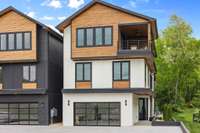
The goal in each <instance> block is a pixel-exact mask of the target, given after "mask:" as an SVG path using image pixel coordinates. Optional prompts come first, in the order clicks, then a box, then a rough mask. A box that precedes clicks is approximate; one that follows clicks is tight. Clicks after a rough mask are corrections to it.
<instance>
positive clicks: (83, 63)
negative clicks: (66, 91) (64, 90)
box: [75, 62, 92, 82]
mask: <svg viewBox="0 0 200 133" xmlns="http://www.w3.org/2000/svg"><path fill="white" fill-rule="evenodd" d="M78 64H82V65H83V80H78V79H77V65H78ZM85 64H90V80H84V77H85V67H84V66H85ZM75 81H76V82H92V62H78V63H76V64H75Z"/></svg>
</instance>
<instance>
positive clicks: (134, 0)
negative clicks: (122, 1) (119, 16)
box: [129, 0, 150, 8]
mask: <svg viewBox="0 0 200 133" xmlns="http://www.w3.org/2000/svg"><path fill="white" fill-rule="evenodd" d="M149 1H150V0H129V4H130V6H131V7H133V8H136V7H137V6H138V5H140V4H147V3H149Z"/></svg>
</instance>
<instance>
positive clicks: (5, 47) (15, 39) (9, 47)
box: [0, 32, 31, 51]
mask: <svg viewBox="0 0 200 133" xmlns="http://www.w3.org/2000/svg"><path fill="white" fill-rule="evenodd" d="M30 49H31V32H17V33H0V51H13V50H15V51H17V50H30Z"/></svg>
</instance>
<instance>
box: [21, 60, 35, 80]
mask: <svg viewBox="0 0 200 133" xmlns="http://www.w3.org/2000/svg"><path fill="white" fill-rule="evenodd" d="M31 66H34V67H35V80H34V81H30V73H31V69H30V68H31ZM24 67H28V68H29V69H28V73H29V75H28V77H29V80H26V79H24ZM22 72H23V83H36V82H37V66H36V65H35V64H31V65H23V67H22Z"/></svg>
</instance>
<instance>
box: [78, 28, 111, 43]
mask: <svg viewBox="0 0 200 133" xmlns="http://www.w3.org/2000/svg"><path fill="white" fill-rule="evenodd" d="M112 38H113V32H112V27H111V26H109V27H90V28H78V29H77V47H94V46H107V45H108V46H109V45H112Z"/></svg>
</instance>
